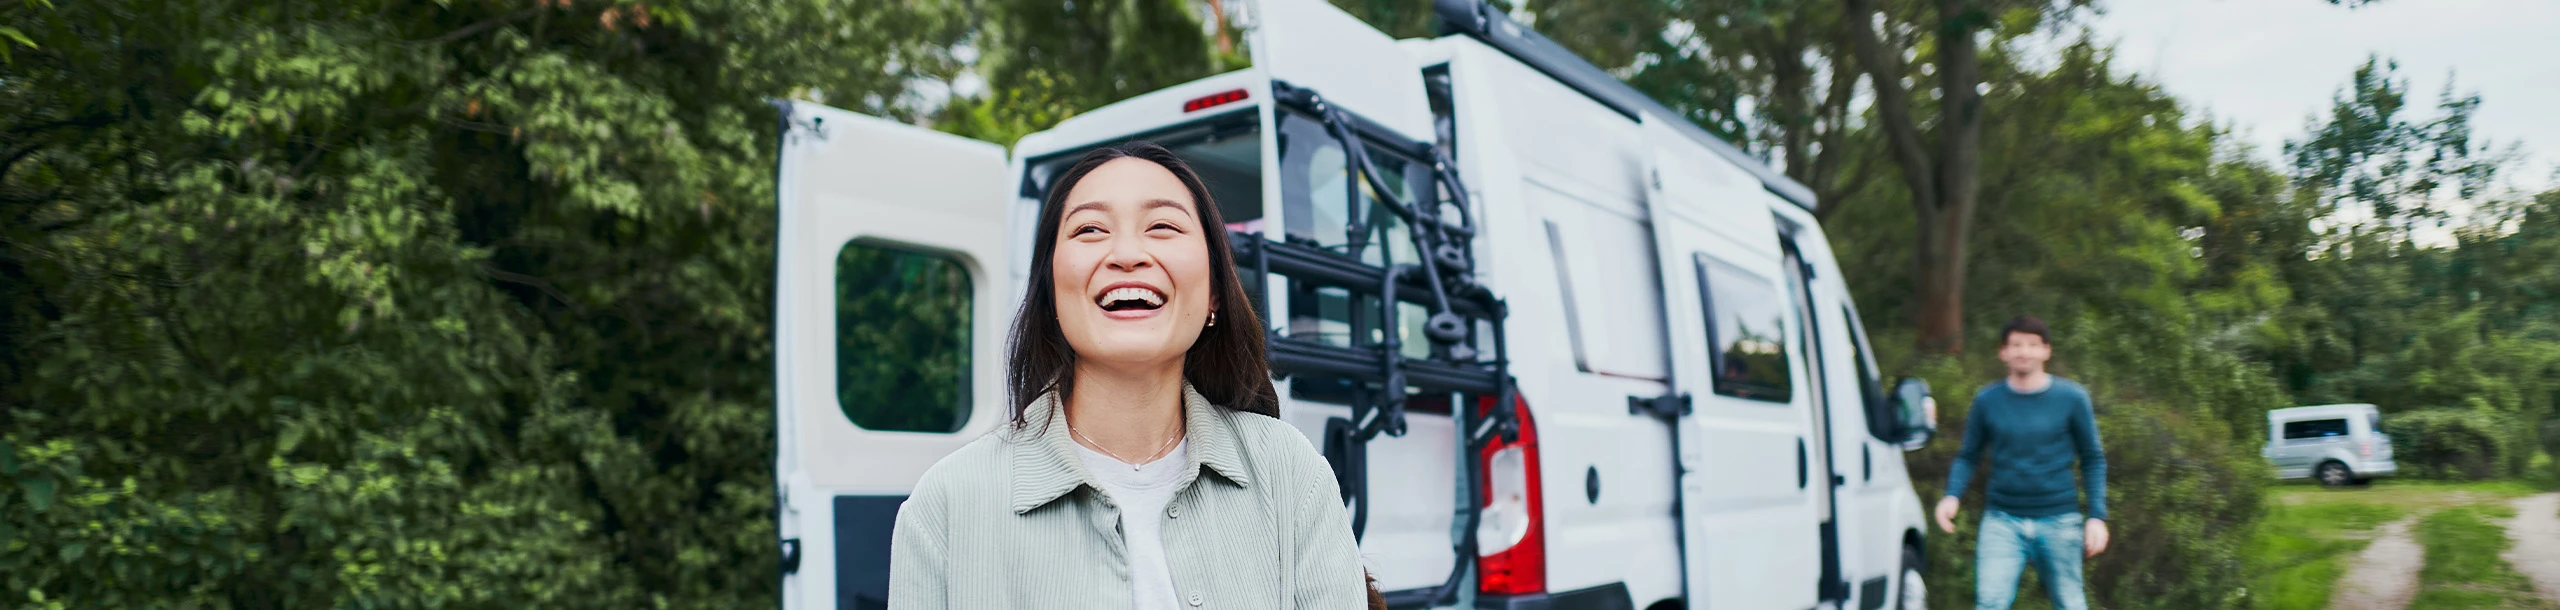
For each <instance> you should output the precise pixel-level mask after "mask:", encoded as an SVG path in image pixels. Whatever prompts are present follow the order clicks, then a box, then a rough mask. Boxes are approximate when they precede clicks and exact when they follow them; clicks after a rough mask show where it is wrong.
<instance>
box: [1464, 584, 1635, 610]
mask: <svg viewBox="0 0 2560 610" xmlns="http://www.w3.org/2000/svg"><path fill="white" fill-rule="evenodd" d="M1635 607H1636V602H1635V599H1634V598H1632V597H1630V594H1628V593H1627V585H1626V584H1625V583H1614V582H1613V583H1609V584H1605V585H1600V586H1597V587H1592V588H1589V589H1582V590H1578V591H1567V592H1564V593H1534V594H1529V595H1479V596H1476V610H1635Z"/></svg>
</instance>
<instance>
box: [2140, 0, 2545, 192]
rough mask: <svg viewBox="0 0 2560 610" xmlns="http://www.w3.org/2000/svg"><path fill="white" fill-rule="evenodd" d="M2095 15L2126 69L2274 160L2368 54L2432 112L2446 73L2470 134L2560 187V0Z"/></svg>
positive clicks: (2199, 8) (2170, 8)
mask: <svg viewBox="0 0 2560 610" xmlns="http://www.w3.org/2000/svg"><path fill="white" fill-rule="evenodd" d="M2100 7H2101V8H2102V9H2103V10H2104V13H2103V14H2102V15H2100V16H2098V17H2096V18H2095V19H2092V20H2090V22H2089V24H2090V26H2091V27H2092V28H2093V29H2094V30H2096V33H2097V35H2098V36H2099V38H2100V39H2102V40H2112V41H2115V43H2116V65H2117V66H2118V67H2119V68H2121V69H2125V70H2129V71H2132V72H2136V73H2139V74H2141V75H2143V76H2144V77H2145V79H2146V80H2148V81H2151V82H2153V83H2157V84H2159V85H2160V86H2161V87H2162V88H2164V89H2167V90H2168V91H2169V92H2170V93H2171V94H2172V95H2175V96H2177V97H2178V98H2179V99H2181V100H2186V101H2187V102H2188V103H2189V104H2191V106H2192V108H2191V110H2192V111H2196V112H2200V113H2203V112H2209V113H2211V114H2212V116H2213V118H2214V120H2215V121H2216V122H2218V123H2221V124H2224V125H2227V126H2231V127H2233V128H2234V129H2235V134H2236V135H2238V136H2240V137H2242V138H2245V139H2246V140H2248V141H2249V142H2252V143H2254V144H2255V145H2256V146H2257V149H2258V150H2257V154H2258V156H2260V157H2261V158H2264V159H2267V160H2269V161H2276V160H2277V158H2278V157H2279V156H2280V155H2281V154H2282V151H2283V146H2284V141H2285V140H2287V139H2299V138H2301V137H2302V135H2303V134H2304V133H2306V132H2308V131H2309V130H2310V125H2311V124H2312V120H2313V117H2314V116H2315V115H2322V114H2325V113H2326V112H2327V111H2328V109H2329V108H2330V106H2331V103H2332V100H2333V99H2334V98H2335V97H2336V96H2337V95H2338V93H2339V91H2340V90H2341V89H2342V88H2343V87H2345V86H2346V84H2347V81H2348V79H2350V78H2352V77H2353V76H2354V74H2355V69H2356V67H2357V66H2359V65H2362V64H2363V63H2364V61H2365V59H2366V58H2367V57H2372V56H2380V57H2381V58H2382V59H2384V60H2397V61H2399V62H2400V74H2401V76H2402V77H2404V78H2406V79H2407V80H2408V82H2409V85H2410V87H2409V98H2410V99H2409V101H2410V103H2411V106H2412V108H2415V109H2418V110H2420V111H2421V112H2423V113H2424V114H2422V115H2421V116H2425V117H2432V116H2434V115H2435V111H2434V105H2435V102H2436V101H2437V100H2438V99H2439V95H2440V94H2442V93H2443V91H2444V87H2445V83H2446V79H2447V77H2448V75H2450V76H2451V78H2453V79H2454V81H2455V87H2456V89H2457V90H2458V91H2460V92H2468V93H2477V94H2479V95H2480V98H2481V103H2480V109H2479V111H2478V113H2477V114H2475V115H2474V116H2473V119H2472V121H2473V123H2472V130H2473V134H2474V137H2475V138H2477V137H2487V138H2489V139H2490V140H2492V141H2494V142H2496V143H2497V145H2498V146H2500V147H2504V146H2506V145H2508V144H2509V143H2521V144H2522V145H2523V148H2524V158H2523V159H2522V160H2521V161H2520V162H2518V163H2516V164H2513V165H2510V166H2508V168H2507V170H2506V180H2507V181H2509V182H2510V183H2511V184H2513V185H2514V186H2516V187H2518V188H2522V189H2525V190H2527V191H2541V190H2544V189H2548V188H2552V187H2555V186H2560V180H2555V178H2554V176H2553V172H2554V171H2555V170H2560V0H2381V1H2380V2H2378V3H2375V4H2369V5H2366V6H2364V7H2361V8H2353V9H2350V8H2345V7H2339V6H2334V5H2331V4H2329V3H2327V2H2324V1H2322V0H2109V1H2105V2H2102V3H2101V4H2100Z"/></svg>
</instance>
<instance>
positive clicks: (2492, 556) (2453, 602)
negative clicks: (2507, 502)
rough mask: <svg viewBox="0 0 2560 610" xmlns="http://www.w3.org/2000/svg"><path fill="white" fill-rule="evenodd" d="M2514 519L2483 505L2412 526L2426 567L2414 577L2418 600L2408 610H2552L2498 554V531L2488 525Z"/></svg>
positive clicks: (2502, 541) (2503, 535)
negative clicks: (2422, 551)
mask: <svg viewBox="0 0 2560 610" xmlns="http://www.w3.org/2000/svg"><path fill="white" fill-rule="evenodd" d="M2514 516H2515V511H2514V510H2513V509H2509V508H2507V507H2505V506H2500V505H2495V504H2485V505H2478V506H2463V507H2456V508H2448V509H2444V510H2440V511H2436V512H2435V513H2434V514H2430V515H2427V517H2426V518H2425V519H2423V520H2420V521H2419V522H2418V543H2419V544H2421V545H2424V546H2425V547H2426V549H2427V567H2426V568H2425V569H2423V570H2420V571H2419V572H2418V598H2417V599H2416V600H2414V601H2411V602H2410V604H2409V607H2412V608H2430V609H2435V608H2441V609H2444V610H2464V609H2473V608H2479V609H2497V610H2506V609H2531V610H2547V609H2551V608H2554V606H2552V605H2551V604H2549V603H2546V602H2544V601H2542V599H2541V598H2539V597H2536V596H2535V595H2534V593H2533V584H2532V583H2531V582H2530V581H2527V580H2525V577H2524V575H2523V574H2518V573H2516V571H2515V569H2514V568H2512V567H2509V566H2508V565H2507V562H2506V560H2505V559H2501V558H2499V557H2498V554H2499V553H2501V552H2504V551H2506V550H2507V545H2508V542H2507V532H2506V528H2505V527H2504V526H2501V525H2499V524H2498V523H2495V522H2492V521H2490V520H2491V519H2506V518H2510V517H2514Z"/></svg>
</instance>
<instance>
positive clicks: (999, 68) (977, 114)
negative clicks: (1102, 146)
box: [936, 0, 1246, 146]
mask: <svg viewBox="0 0 2560 610" xmlns="http://www.w3.org/2000/svg"><path fill="white" fill-rule="evenodd" d="M972 8H973V9H974V10H976V11H978V12H980V13H982V14H983V19H984V21H983V24H984V25H983V28H982V29H981V30H980V31H979V32H977V34H978V36H979V38H978V39H977V42H979V43H982V44H979V45H978V46H977V48H979V49H983V50H984V51H985V55H984V56H983V58H982V59H981V60H980V64H979V65H978V67H977V68H978V71H979V72H980V73H981V74H983V75H984V76H985V79H986V86H987V90H986V92H985V93H984V94H982V95H980V96H978V97H975V98H953V99H952V100H951V101H950V102H949V103H948V104H947V105H945V106H944V107H943V108H942V109H941V111H940V116H939V117H938V120H937V121H936V126H937V127H938V128H940V129H942V130H944V131H948V132H951V133H955V134H959V135H964V136H968V137H972V138H977V139H981V140H986V141H990V142H995V143H998V144H1003V145H1006V146H1012V145H1013V142H1014V141H1015V140H1019V139H1021V138H1022V136H1024V135H1027V134H1030V133H1031V132H1034V131H1039V130H1042V129H1047V128H1049V126H1051V125H1055V124H1057V122H1058V121H1062V120H1065V119H1066V118H1068V117H1071V116H1074V115H1075V114H1076V113H1078V112H1082V111H1084V110H1086V109H1090V108H1096V107H1100V106H1103V105H1105V104H1109V103H1112V102H1117V101H1120V100H1123V99H1127V98H1129V97H1132V96H1136V95H1138V94H1142V93H1147V92H1150V91H1154V90H1157V89H1162V88H1165V87H1170V86H1173V85H1178V84H1182V83H1185V82H1189V81H1192V80H1196V79H1199V78H1201V77H1205V76H1210V75H1213V74H1217V73H1220V72H1225V71H1229V70H1235V69H1238V68H1243V67H1245V65H1246V61H1245V59H1244V57H1245V56H1244V54H1243V53H1241V52H1239V51H1238V50H1237V49H1235V48H1229V49H1223V50H1222V49H1217V48H1215V45H1214V43H1213V41H1212V40H1211V39H1210V37H1208V36H1206V35H1204V33H1203V32H1202V28H1201V25H1202V24H1201V23H1200V21H1199V20H1198V19H1196V18H1194V17H1193V7H1192V5H1191V4H1190V3H1189V2H1187V1H1185V0H1095V1H1090V2H1058V1H1056V0H989V1H987V2H982V3H977V4H975V5H973V6H972Z"/></svg>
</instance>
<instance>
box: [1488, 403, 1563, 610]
mask: <svg viewBox="0 0 2560 610" xmlns="http://www.w3.org/2000/svg"><path fill="white" fill-rule="evenodd" d="M1492 402H1493V400H1492V399H1485V400H1484V401H1483V402H1481V403H1479V404H1482V405H1485V406H1487V407H1488V408H1489V407H1491V405H1492ZM1511 409H1512V413H1513V415H1512V417H1513V418H1514V419H1515V420H1516V421H1518V422H1519V424H1520V435H1519V438H1517V439H1514V440H1510V441H1504V440H1502V439H1499V438H1497V439H1494V440H1493V441H1492V442H1490V443H1486V444H1485V447H1484V449H1483V451H1482V452H1480V453H1478V454H1477V456H1476V458H1477V460H1478V463H1477V465H1478V468H1477V471H1478V472H1481V473H1483V476H1484V479H1483V480H1482V481H1479V483H1480V484H1481V485H1482V486H1483V487H1482V488H1483V490H1484V494H1485V497H1484V516H1483V519H1482V520H1481V521H1480V522H1479V523H1478V525H1477V527H1476V574H1477V583H1478V589H1479V590H1481V591H1483V592H1485V593H1489V594H1497V595H1525V594H1530V593H1543V592H1545V591H1546V590H1547V535H1546V508H1545V502H1544V500H1545V496H1544V494H1543V493H1542V490H1541V488H1542V487H1543V486H1542V485H1540V483H1539V481H1538V479H1539V477H1538V472H1539V469H1538V427H1537V426H1536V425H1535V424H1533V423H1532V422H1530V420H1529V403H1528V401H1527V400H1526V399H1521V400H1517V401H1514V402H1512V404H1511Z"/></svg>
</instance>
